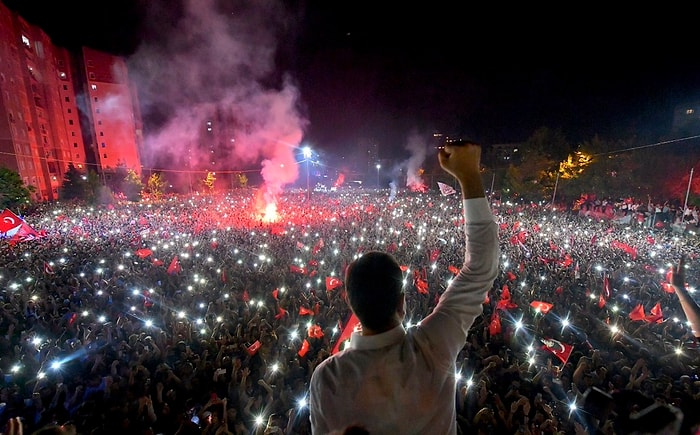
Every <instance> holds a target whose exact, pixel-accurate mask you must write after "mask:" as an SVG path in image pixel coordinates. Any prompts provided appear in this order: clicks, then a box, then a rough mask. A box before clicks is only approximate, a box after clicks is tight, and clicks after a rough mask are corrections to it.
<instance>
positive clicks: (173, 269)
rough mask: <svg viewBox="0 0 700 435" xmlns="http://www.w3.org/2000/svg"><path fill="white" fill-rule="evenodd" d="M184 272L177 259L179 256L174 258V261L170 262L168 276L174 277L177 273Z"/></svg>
mask: <svg viewBox="0 0 700 435" xmlns="http://www.w3.org/2000/svg"><path fill="white" fill-rule="evenodd" d="M181 271H182V267H181V266H180V261H179V260H178V259H177V255H176V256H174V257H173V260H172V261H171V262H170V266H168V275H174V274H176V273H180V272H181Z"/></svg>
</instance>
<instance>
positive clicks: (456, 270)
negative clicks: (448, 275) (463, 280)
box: [447, 264, 459, 275]
mask: <svg viewBox="0 0 700 435" xmlns="http://www.w3.org/2000/svg"><path fill="white" fill-rule="evenodd" d="M447 270H449V271H450V272H452V273H453V274H454V275H457V274H458V273H459V269H458V268H457V267H456V266H453V265H451V264H450V265H449V266H447Z"/></svg>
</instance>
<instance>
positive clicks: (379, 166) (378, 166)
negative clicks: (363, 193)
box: [377, 163, 382, 189]
mask: <svg viewBox="0 0 700 435" xmlns="http://www.w3.org/2000/svg"><path fill="white" fill-rule="evenodd" d="M381 167H382V165H380V164H379V163H377V189H379V169H380V168H381Z"/></svg>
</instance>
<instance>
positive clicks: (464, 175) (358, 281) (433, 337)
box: [309, 141, 499, 435]
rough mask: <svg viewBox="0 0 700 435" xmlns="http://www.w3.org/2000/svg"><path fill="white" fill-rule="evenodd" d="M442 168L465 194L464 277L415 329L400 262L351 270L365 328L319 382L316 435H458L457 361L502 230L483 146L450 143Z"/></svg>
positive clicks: (370, 262) (322, 368) (312, 400)
mask: <svg viewBox="0 0 700 435" xmlns="http://www.w3.org/2000/svg"><path fill="white" fill-rule="evenodd" d="M438 159H439V162H440V166H441V167H442V168H443V169H444V170H445V171H446V172H447V173H449V174H451V175H452V176H453V177H454V178H455V179H456V180H457V181H458V182H459V185H460V187H461V191H462V207H463V216H464V220H465V223H464V227H463V232H464V240H465V254H464V262H463V264H462V267H461V270H460V271H459V273H458V274H457V275H456V276H455V278H454V279H453V280H452V282H451V283H450V285H449V286H448V287H447V290H446V291H445V292H444V293H443V294H442V295H441V297H440V300H439V302H438V304H437V306H436V307H435V309H434V310H433V312H432V313H431V314H429V315H428V316H427V317H426V318H424V319H422V321H421V322H420V324H418V325H417V326H415V327H412V328H410V329H408V330H406V329H405V328H404V327H403V324H402V322H403V320H404V317H405V315H406V302H405V295H404V284H403V281H404V277H403V273H402V271H401V268H400V266H399V264H398V263H397V261H396V260H395V259H394V257H393V256H392V255H390V254H388V253H384V252H377V251H373V252H368V253H365V254H364V255H362V256H361V257H360V258H358V259H356V260H355V261H353V262H352V263H351V264H350V265H349V266H348V268H347V271H346V275H345V285H346V292H347V302H348V303H349V305H350V308H351V309H352V311H353V313H354V314H355V315H356V316H357V318H358V319H359V320H360V323H361V326H362V328H361V330H360V331H356V332H354V333H353V334H352V336H351V339H350V346H349V348H346V349H345V350H343V351H341V352H339V353H336V354H335V355H333V356H331V357H329V358H327V359H325V360H324V361H323V362H321V363H320V364H319V365H318V366H317V367H316V369H315V370H314V372H313V373H312V377H311V383H310V388H309V413H310V421H311V426H312V432H313V433H314V434H328V433H343V432H344V430H345V429H347V428H351V427H352V428H358V427H359V428H363V429H364V430H366V431H367V432H368V433H371V434H372V435H381V434H420V433H426V434H428V433H429V434H456V433H457V421H456V411H455V408H456V407H455V397H456V386H457V381H456V378H455V373H456V363H455V360H456V357H457V355H458V353H459V352H460V351H461V350H462V348H463V347H464V345H465V343H466V339H467V333H468V331H469V329H470V327H471V326H472V324H473V322H474V319H475V318H476V317H477V316H479V315H481V314H482V312H483V307H482V304H483V302H484V300H485V297H486V293H487V291H488V290H489V289H490V288H491V287H492V286H493V282H494V280H495V278H496V274H497V272H498V257H499V252H498V228H497V225H496V222H495V220H494V217H493V214H492V213H491V210H490V208H489V204H488V201H487V200H486V197H485V193H484V187H483V183H482V180H481V174H480V170H479V169H480V168H479V166H480V159H481V146H480V145H478V144H476V143H473V142H470V141H462V142H459V143H455V142H448V143H447V144H446V145H445V147H444V148H441V149H439V150H438Z"/></svg>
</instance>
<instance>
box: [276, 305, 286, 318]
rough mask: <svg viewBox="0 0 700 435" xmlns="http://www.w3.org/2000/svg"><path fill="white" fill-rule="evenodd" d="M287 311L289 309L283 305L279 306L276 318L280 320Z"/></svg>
mask: <svg viewBox="0 0 700 435" xmlns="http://www.w3.org/2000/svg"><path fill="white" fill-rule="evenodd" d="M287 313H288V311H287V310H285V309H284V308H282V307H279V308H277V314H275V319H277V320H279V319H281V318H283V317H284V316H286V315H287Z"/></svg>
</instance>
